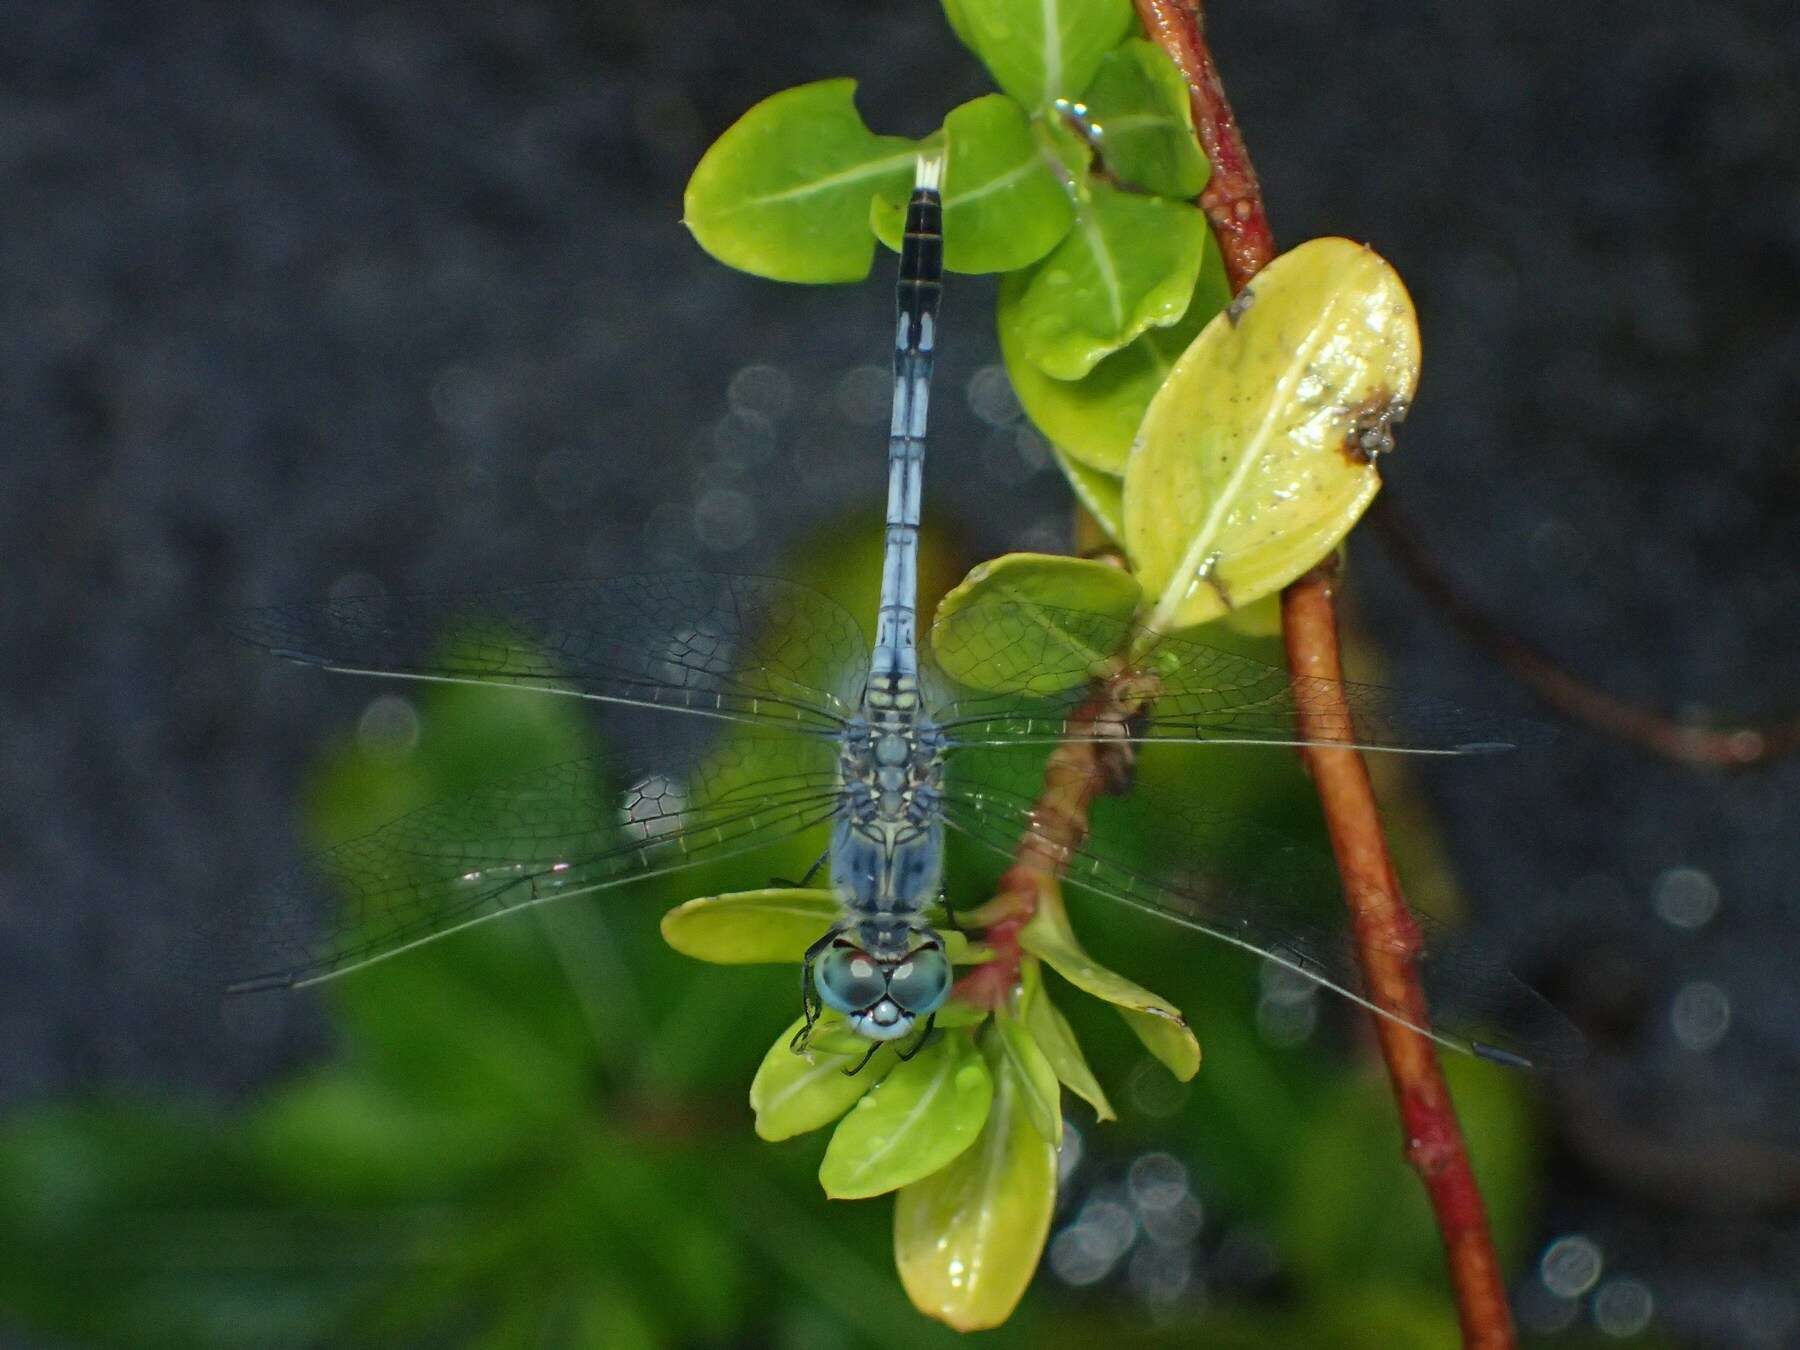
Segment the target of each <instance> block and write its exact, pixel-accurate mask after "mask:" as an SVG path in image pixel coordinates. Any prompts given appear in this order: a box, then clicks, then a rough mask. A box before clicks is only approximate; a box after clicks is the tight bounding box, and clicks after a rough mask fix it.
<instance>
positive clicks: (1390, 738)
mask: <svg viewBox="0 0 1800 1350" xmlns="http://www.w3.org/2000/svg"><path fill="white" fill-rule="evenodd" d="M1137 636H1138V629H1137V628H1136V627H1135V626H1134V625H1133V624H1132V623H1131V622H1130V621H1128V620H1121V619H1119V618H1116V617H1114V616H1111V615H1105V614H1090V613H1085V612H1082V611H1078V610H1065V609H1055V608H1051V607H1049V606H1044V605H1036V604H1028V603H1024V602H1019V601H999V600H994V601H982V602H977V603H976V604H974V605H970V606H967V607H965V608H964V609H962V610H958V611H955V613H954V615H953V617H952V619H951V620H950V621H948V622H942V623H939V624H937V625H934V627H933V630H932V644H931V645H932V649H933V658H934V669H935V672H936V674H937V676H938V685H937V687H938V688H939V689H942V690H943V691H944V692H945V693H946V694H947V697H944V698H941V699H940V700H938V701H937V702H936V703H935V705H934V708H933V716H934V717H935V718H936V719H937V720H938V722H939V723H940V725H942V726H943V727H944V728H945V731H946V733H947V735H948V736H949V737H950V739H951V741H952V742H953V743H955V744H960V745H1020V744H1045V743H1050V742H1055V741H1062V740H1069V739H1076V740H1091V739H1118V738H1119V737H1120V735H1121V733H1122V734H1123V736H1124V738H1125V739H1128V740H1132V741H1181V742H1195V743H1205V744H1214V745H1308V744H1316V743H1321V742H1328V743H1336V742H1348V743H1349V744H1352V745H1356V746H1359V747H1361V748H1363V749H1365V750H1393V751H1405V752H1411V753H1414V754H1470V753H1477V752H1482V751H1492V750H1506V749H1510V748H1512V747H1513V746H1514V745H1517V744H1520V743H1523V742H1529V741H1536V740H1540V739H1542V731H1541V729H1540V728H1537V727H1534V726H1532V725H1531V724H1529V723H1526V722H1522V721H1516V720H1512V719H1508V718H1502V717H1493V716H1489V715H1485V714H1477V713H1471V712H1468V711H1466V710H1464V709H1462V708H1459V707H1457V706H1456V705H1454V704H1452V703H1449V702H1446V701H1444V700H1441V699H1435V698H1432V697H1430V696H1428V695H1422V694H1411V693H1405V692H1403V691H1401V690H1397V689H1384V688H1381V687H1379V686H1376V685H1368V684H1353V683H1349V682H1344V683H1341V684H1339V683H1334V682H1332V681H1330V680H1317V679H1300V678H1296V677H1294V676H1292V675H1290V674H1289V673H1288V672H1287V671H1286V670H1284V669H1283V668H1281V667H1280V666H1273V665H1269V664H1268V663H1266V662H1263V661H1258V660H1255V659H1254V658H1252V657H1248V656H1241V655H1239V654H1237V653H1235V652H1228V651H1224V650H1222V649H1220V648H1217V647H1209V646H1207V645H1206V644H1205V643H1201V642H1195V641H1192V640H1189V639H1187V638H1175V637H1163V638H1159V639H1157V641H1156V643H1155V645H1154V647H1153V648H1152V649H1151V650H1150V651H1149V654H1148V655H1147V656H1146V657H1144V658H1143V659H1142V661H1141V662H1140V663H1139V666H1138V669H1139V670H1140V671H1141V672H1142V673H1143V674H1144V675H1146V676H1147V677H1148V678H1147V679H1146V680H1145V681H1144V685H1143V687H1144V688H1145V689H1147V690H1152V691H1154V693H1155V697H1154V700H1153V701H1152V702H1151V704H1150V705H1149V707H1148V710H1147V711H1146V713H1145V714H1144V715H1143V716H1142V717H1140V718H1133V719H1132V720H1131V721H1130V722H1128V723H1125V724H1124V725H1123V726H1120V725H1119V724H1117V723H1115V724H1113V725H1112V726H1111V727H1103V728H1100V729H1099V730H1095V729H1093V728H1091V727H1089V726H1087V725H1086V724H1085V723H1084V722H1083V721H1082V720H1081V719H1079V718H1077V717H1075V716H1074V714H1075V713H1076V711H1077V709H1078V708H1079V707H1080V705H1081V704H1082V703H1083V702H1084V701H1085V700H1086V699H1087V697H1088V694H1089V686H1090V684H1091V682H1092V681H1093V680H1094V679H1096V678H1100V677H1104V676H1106V675H1109V674H1112V673H1114V672H1116V671H1117V670H1118V669H1119V668H1120V663H1119V661H1118V654H1119V653H1122V652H1125V651H1127V650H1128V649H1129V648H1130V647H1131V645H1132V643H1133V641H1134V640H1136V638H1137ZM956 685H962V686H964V687H963V688H961V689H957V688H955V687H954V686H956ZM968 686H973V688H972V689H971V688H969V687H968ZM1340 707H1344V708H1348V710H1349V716H1348V718H1346V717H1345V716H1344V715H1343V714H1342V713H1341V712H1339V711H1337V710H1338V709H1339V708H1340Z"/></svg>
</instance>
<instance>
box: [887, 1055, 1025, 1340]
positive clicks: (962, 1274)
mask: <svg viewBox="0 0 1800 1350" xmlns="http://www.w3.org/2000/svg"><path fill="white" fill-rule="evenodd" d="M988 1055H989V1063H990V1064H991V1065H992V1068H993V1076H994V1101H993V1106H992V1108H991V1109H990V1110H989V1112H988V1117H987V1122H986V1124H985V1125H984V1126H983V1128H982V1132H981V1137H980V1138H979V1139H977V1140H976V1141H975V1144H974V1146H973V1147H971V1148H969V1149H967V1150H966V1151H964V1152H963V1154H962V1155H961V1156H960V1157H958V1158H957V1159H956V1161H954V1162H953V1163H951V1164H950V1165H949V1166H948V1167H946V1168H944V1169H943V1170H942V1171H939V1172H936V1173H933V1174H932V1175H930V1176H928V1177H926V1178H925V1179H924V1180H922V1181H917V1182H914V1183H913V1184H912V1185H910V1186H905V1187H902V1188H901V1190H900V1195H899V1197H898V1199H897V1201H896V1203H895V1205H894V1264H895V1265H896V1266H897V1267H898V1268H899V1271H900V1282H901V1283H902V1284H903V1285H905V1286H906V1293H907V1296H908V1297H909V1298H911V1299H912V1301H913V1305H914V1306H915V1307H917V1308H918V1309H919V1311H920V1312H922V1313H925V1314H927V1315H928V1316H931V1317H935V1318H937V1320H938V1321H940V1322H945V1323H947V1324H949V1325H950V1326H953V1327H955V1328H956V1329H957V1330H958V1331H980V1330H985V1329H986V1328H989V1327H997V1326H999V1325H1000V1324H1001V1323H1002V1322H1004V1321H1005V1320H1006V1319H1007V1318H1008V1317H1009V1316H1010V1315H1011V1314H1012V1310H1013V1309H1014V1308H1015V1307H1017V1306H1018V1302H1019V1299H1020V1298H1022V1297H1023V1296H1024V1293H1025V1288H1026V1286H1027V1285H1029V1284H1030V1283H1031V1277H1032V1274H1033V1272H1034V1271H1035V1270H1036V1269H1037V1263H1038V1257H1039V1256H1040V1255H1041V1254H1042V1252H1043V1250H1044V1240H1045V1239H1046V1238H1047V1237H1048V1236H1049V1233H1050V1216H1051V1214H1052V1212H1053V1211H1054V1210H1055V1208H1056V1146H1055V1145H1054V1144H1052V1143H1051V1142H1050V1141H1049V1140H1047V1139H1045V1138H1044V1137H1043V1135H1041V1134H1039V1133H1038V1131H1037V1130H1036V1129H1035V1128H1034V1127H1033V1125H1032V1123H1031V1114H1030V1111H1029V1110H1028V1109H1027V1107H1026V1104H1025V1092H1026V1090H1027V1089H1026V1087H1025V1085H1024V1083H1023V1082H1022V1081H1021V1079H1020V1077H1019V1073H1018V1071H1017V1070H1016V1069H1015V1068H1014V1067H1013V1066H1012V1064H1011V1063H1009V1062H1008V1061H1007V1060H1006V1059H1005V1058H1004V1057H1003V1056H1001V1055H1000V1054H999V1053H998V1051H997V1050H994V1049H990V1050H989V1052H988Z"/></svg>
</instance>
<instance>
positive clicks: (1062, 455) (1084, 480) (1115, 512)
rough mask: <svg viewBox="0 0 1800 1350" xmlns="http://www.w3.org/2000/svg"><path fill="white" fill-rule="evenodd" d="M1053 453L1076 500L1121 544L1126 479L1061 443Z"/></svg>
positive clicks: (1111, 537) (1054, 447)
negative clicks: (1091, 465) (1069, 451)
mask: <svg viewBox="0 0 1800 1350" xmlns="http://www.w3.org/2000/svg"><path fill="white" fill-rule="evenodd" d="M1140 340H1141V339H1140ZM1050 452H1051V453H1052V454H1053V455H1055V456H1056V463H1057V465H1058V466H1059V467H1060V468H1061V469H1062V471H1063V477H1065V478H1067V479H1068V480H1069V488H1070V490H1071V491H1073V492H1074V494H1075V500H1076V501H1078V502H1080V503H1081V504H1082V506H1084V507H1085V508H1086V509H1087V513H1088V514H1089V515H1090V516H1092V517H1093V518H1094V519H1095V520H1096V521H1097V522H1098V523H1099V525H1100V528H1101V529H1102V530H1105V531H1106V535H1107V538H1109V539H1111V540H1112V541H1113V542H1114V543H1115V544H1116V543H1118V542H1119V540H1120V538H1121V537H1122V536H1123V535H1124V533H1125V480H1124V479H1123V478H1119V477H1117V476H1115V475H1113V474H1110V473H1102V472H1100V470H1098V469H1090V468H1088V466H1087V465H1085V464H1083V463H1081V462H1080V461H1079V460H1076V459H1071V458H1070V457H1069V455H1068V454H1067V453H1066V452H1065V451H1064V450H1062V449H1061V448H1060V447H1058V446H1054V445H1053V446H1051V447H1050Z"/></svg>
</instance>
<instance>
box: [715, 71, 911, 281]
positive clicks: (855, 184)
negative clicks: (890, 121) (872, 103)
mask: <svg viewBox="0 0 1800 1350" xmlns="http://www.w3.org/2000/svg"><path fill="white" fill-rule="evenodd" d="M855 94H856V81H855V80H848V79H838V80H820V81H818V82H817V83H816V84H803V85H799V86H797V87H796V88H793V89H784V90H783V91H782V92H781V93H779V94H775V95H772V96H771V97H769V98H766V99H764V100H763V101H762V102H761V103H758V104H757V105H756V106H755V107H753V108H752V109H750V111H749V112H747V113H745V114H744V115H743V116H742V117H740V118H739V119H738V120H737V121H736V122H734V123H733V124H732V125H731V126H730V127H729V128H728V129H727V130H726V132H725V134H724V135H723V136H721V137H719V139H718V140H717V141H715V142H713V144H712V146H711V148H709V149H708V150H707V152H706V154H705V155H703V156H702V157H701V159H700V164H699V166H698V167H697V168H696V169H695V170H694V176H693V177H692V178H690V179H689V180H688V185H687V192H686V193H685V194H684V196H683V197H682V220H683V222H684V223H685V224H686V225H687V227H688V229H690V230H692V231H693V234H694V238H695V239H696V240H697V241H699V244H700V247H701V248H703V249H705V250H706V251H707V252H708V253H710V254H712V255H713V257H715V258H717V259H718V260H719V261H720V262H722V263H725V264H726V265H727V266H729V267H735V268H738V269H739V270H740V271H744V272H752V273H754V274H756V275H757V276H761V277H769V278H771V279H772V280H775V281H804V282H826V281H856V280H858V279H860V278H861V277H864V276H867V275H868V271H869V264H870V262H871V260H872V259H873V258H874V254H875V240H874V237H873V236H872V235H871V234H870V232H869V206H870V203H871V202H872V201H873V200H874V197H875V194H876V193H877V192H884V191H885V192H887V193H890V194H891V193H894V192H904V191H905V190H906V188H907V186H908V185H909V184H910V183H911V182H912V179H913V167H914V161H915V160H916V159H917V156H918V147H917V146H915V145H914V144H913V143H912V142H911V141H908V140H905V139H903V138H901V137H898V136H877V135H876V134H875V133H874V132H872V131H870V130H869V129H868V128H867V127H866V126H864V125H863V120H862V117H861V115H860V114H859V113H858V112H857V111H856V103H855Z"/></svg>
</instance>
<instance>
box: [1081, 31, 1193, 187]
mask: <svg viewBox="0 0 1800 1350" xmlns="http://www.w3.org/2000/svg"><path fill="white" fill-rule="evenodd" d="M1081 102H1082V105H1083V106H1084V107H1085V108H1086V109H1087V122H1088V125H1089V126H1090V127H1092V128H1093V130H1094V132H1095V133H1096V134H1097V136H1098V138H1099V143H1100V145H1099V148H1100V155H1101V158H1103V159H1104V160H1105V161H1106V167H1107V168H1109V169H1110V170H1112V172H1113V173H1114V174H1116V175H1117V176H1118V177H1119V178H1120V179H1121V180H1122V181H1124V182H1126V183H1130V184H1132V185H1134V186H1136V187H1140V188H1145V189H1148V190H1149V191H1151V192H1154V193H1157V194H1159V195H1160V196H1164V197H1188V198H1192V197H1197V196H1199V195H1200V189H1201V188H1203V187H1205V186H1206V180H1207V178H1208V176H1209V174H1210V166H1209V165H1208V164H1207V162H1206V156H1205V155H1203V154H1202V153H1201V152H1200V146H1199V143H1198V142H1197V141H1195V139H1194V116H1193V108H1192V105H1191V104H1190V103H1189V101H1188V87H1187V81H1186V80H1185V79H1183V78H1182V75H1181V72H1180V71H1179V70H1177V69H1176V68H1175V63H1174V62H1173V61H1171V60H1170V59H1169V57H1168V55H1167V53H1165V52H1164V51H1163V49H1162V48H1161V47H1158V46H1157V45H1156V44H1155V43H1152V42H1146V41H1144V39H1142V38H1127V39H1126V40H1125V41H1124V42H1122V43H1120V44H1119V45H1118V46H1117V47H1115V48H1113V49H1112V50H1111V51H1110V52H1108V53H1107V54H1106V55H1105V56H1103V57H1102V58H1101V59H1100V69H1099V70H1098V71H1097V72H1096V73H1095V75H1094V81H1093V83H1092V84H1090V85H1088V87H1087V92H1086V93H1084V94H1083V95H1082V96H1081Z"/></svg>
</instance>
